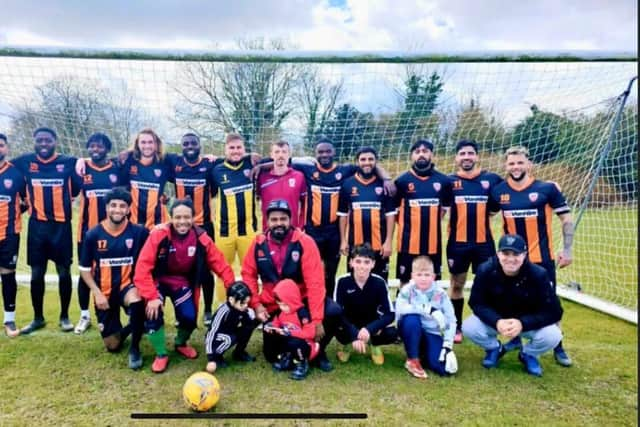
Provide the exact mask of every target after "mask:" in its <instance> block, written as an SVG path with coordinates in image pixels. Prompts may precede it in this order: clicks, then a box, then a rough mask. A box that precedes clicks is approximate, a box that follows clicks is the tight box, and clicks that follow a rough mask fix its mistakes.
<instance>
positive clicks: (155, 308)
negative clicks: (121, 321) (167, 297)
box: [145, 299, 162, 320]
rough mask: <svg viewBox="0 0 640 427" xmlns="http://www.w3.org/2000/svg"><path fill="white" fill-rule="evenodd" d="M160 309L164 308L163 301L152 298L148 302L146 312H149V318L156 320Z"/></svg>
mask: <svg viewBox="0 0 640 427" xmlns="http://www.w3.org/2000/svg"><path fill="white" fill-rule="evenodd" d="M160 310H162V301H161V300H159V299H154V300H151V301H149V302H148V303H147V308H146V309H145V312H146V314H147V319H150V320H155V319H157V318H158V315H159V314H160Z"/></svg>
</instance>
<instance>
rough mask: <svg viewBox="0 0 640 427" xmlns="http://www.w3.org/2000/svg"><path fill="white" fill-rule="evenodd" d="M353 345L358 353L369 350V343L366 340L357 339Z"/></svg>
mask: <svg viewBox="0 0 640 427" xmlns="http://www.w3.org/2000/svg"><path fill="white" fill-rule="evenodd" d="M351 346H352V347H353V350H354V351H355V352H356V353H366V351H367V344H365V343H364V342H362V341H360V340H355V341H353V342H352V343H351Z"/></svg>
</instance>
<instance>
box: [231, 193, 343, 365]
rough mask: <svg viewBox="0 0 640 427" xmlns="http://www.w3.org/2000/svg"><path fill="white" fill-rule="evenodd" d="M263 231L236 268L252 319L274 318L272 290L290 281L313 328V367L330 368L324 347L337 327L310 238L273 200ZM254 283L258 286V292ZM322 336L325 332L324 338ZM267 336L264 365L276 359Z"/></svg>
mask: <svg viewBox="0 0 640 427" xmlns="http://www.w3.org/2000/svg"><path fill="white" fill-rule="evenodd" d="M266 216H267V224H268V228H267V229H266V231H265V232H263V233H262V234H259V235H258V236H256V238H255V239H254V241H253V242H252V244H251V246H250V247H249V251H248V252H247V256H246V257H245V258H244V262H243V263H242V280H243V281H244V282H245V283H246V284H247V286H249V289H250V290H251V294H252V295H253V297H252V298H251V301H250V305H251V308H253V309H254V310H255V313H256V318H257V320H258V321H260V322H266V321H268V320H269V319H271V318H273V317H274V316H275V315H276V314H277V310H278V304H277V303H276V298H275V295H274V288H275V286H276V285H277V284H278V282H280V281H281V280H284V279H291V280H293V281H294V282H295V283H296V284H297V285H298V286H299V287H300V294H301V296H302V299H303V300H304V303H305V305H306V306H307V307H308V309H309V312H310V314H311V323H312V324H313V325H314V326H315V329H316V336H315V341H316V342H320V352H319V353H318V356H317V357H316V358H315V360H314V363H315V364H316V365H317V366H318V367H319V368H320V369H321V370H323V371H330V370H332V369H333V367H332V366H331V363H330V362H329V360H328V359H327V355H326V352H325V350H326V347H327V345H328V344H329V342H330V341H331V338H332V336H333V333H334V332H335V329H336V327H337V326H338V321H339V315H340V309H339V307H338V306H337V305H336V303H335V302H334V301H333V300H331V299H330V298H326V292H325V288H324V281H323V279H322V278H323V274H322V260H321V259H320V253H319V252H318V247H317V246H316V243H315V242H314V241H313V239H312V238H311V237H309V236H308V235H307V234H305V233H304V232H303V231H301V230H300V229H298V228H294V227H293V226H292V225H291V208H290V207H289V204H288V203H287V201H286V200H282V199H276V200H272V201H271V203H269V205H268V206H267V207H266ZM258 279H259V280H260V282H261V283H262V286H261V288H259V287H258ZM325 332H326V333H325ZM272 339H274V338H273V335H271V334H267V333H263V344H264V347H263V351H264V355H265V358H266V359H267V361H268V362H269V363H274V362H275V361H276V359H277V356H278V355H277V354H276V353H277V352H276V349H277V346H275V345H273V343H272V342H270V340H272Z"/></svg>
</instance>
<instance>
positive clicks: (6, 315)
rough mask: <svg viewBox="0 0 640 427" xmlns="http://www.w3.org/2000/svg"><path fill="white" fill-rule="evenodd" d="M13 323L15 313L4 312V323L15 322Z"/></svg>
mask: <svg viewBox="0 0 640 427" xmlns="http://www.w3.org/2000/svg"><path fill="white" fill-rule="evenodd" d="M15 321H16V312H15V311H5V312H4V323H7V322H15Z"/></svg>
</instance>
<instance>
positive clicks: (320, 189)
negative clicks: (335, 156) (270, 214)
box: [291, 163, 358, 230]
mask: <svg viewBox="0 0 640 427" xmlns="http://www.w3.org/2000/svg"><path fill="white" fill-rule="evenodd" d="M291 167H292V168H294V169H296V170H299V171H300V172H302V173H303V174H304V178H305V181H306V183H307V205H306V216H307V221H306V224H305V228H306V229H307V230H308V229H314V228H325V227H334V228H336V230H337V227H338V215H337V211H338V201H339V199H340V187H341V186H342V183H343V182H344V180H345V179H347V178H349V177H351V176H353V174H355V173H356V171H357V170H358V168H357V167H356V166H354V165H350V164H343V165H338V164H335V163H334V164H333V165H332V166H331V167H330V168H328V169H324V168H322V167H321V166H320V165H307V164H299V163H293V164H292V165H291Z"/></svg>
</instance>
